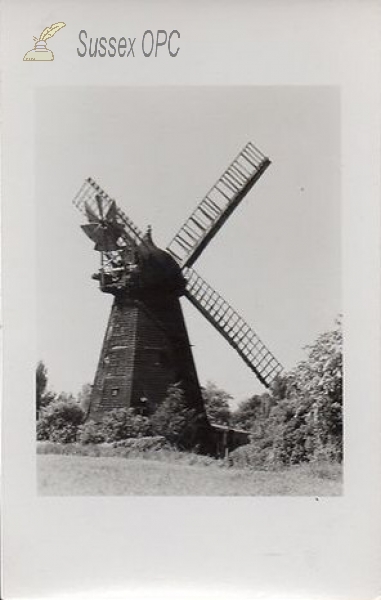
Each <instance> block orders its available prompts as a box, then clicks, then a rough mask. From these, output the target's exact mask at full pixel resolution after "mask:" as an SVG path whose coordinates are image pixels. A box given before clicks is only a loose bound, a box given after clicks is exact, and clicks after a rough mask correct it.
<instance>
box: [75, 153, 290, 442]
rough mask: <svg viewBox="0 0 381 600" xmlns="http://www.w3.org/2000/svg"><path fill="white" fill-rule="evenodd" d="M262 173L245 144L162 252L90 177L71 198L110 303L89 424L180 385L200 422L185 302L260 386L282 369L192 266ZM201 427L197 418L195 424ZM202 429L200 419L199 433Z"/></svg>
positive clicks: (146, 406)
mask: <svg viewBox="0 0 381 600" xmlns="http://www.w3.org/2000/svg"><path fill="white" fill-rule="evenodd" d="M269 165H270V160H269V159H268V158H267V157H266V156H264V155H263V154H262V153H261V152H260V151H259V150H258V149H257V148H256V147H255V146H254V145H253V144H252V143H251V142H249V143H248V144H247V145H246V146H245V147H244V148H243V150H241V152H240V153H239V154H238V156H236V158H235V159H234V160H233V162H232V163H231V164H230V165H229V167H228V168H227V169H226V170H225V172H224V173H223V174H222V176H221V177H220V178H219V179H218V181H217V182H216V183H215V184H214V186H213V187H212V188H211V189H210V190H209V191H208V193H207V194H206V195H205V196H204V198H203V199H202V200H201V202H200V203H199V204H198V205H197V207H196V208H195V210H194V211H193V212H192V214H191V215H190V216H189V218H188V219H187V220H186V221H185V222H184V224H183V225H182V226H181V227H180V229H179V231H178V232H177V234H176V235H175V236H174V238H173V239H172V240H171V242H170V243H169V245H168V246H167V249H166V251H164V250H161V249H159V248H158V247H157V246H156V245H155V244H154V242H153V240H152V234H151V229H150V228H149V229H148V230H147V232H146V233H145V234H143V233H142V232H141V231H140V230H139V229H138V228H137V226H136V225H135V224H134V223H133V222H132V221H131V219H130V218H129V217H128V216H127V215H126V214H125V213H124V211H123V210H121V209H120V207H118V206H117V205H116V203H115V201H114V200H113V199H111V198H110V196H109V195H108V194H107V193H106V192H105V191H104V190H103V189H102V188H101V187H100V186H99V185H98V184H97V183H96V182H95V181H94V180H93V179H91V178H89V179H87V180H86V181H85V182H84V184H83V185H82V187H81V188H80V190H79V192H78V194H77V195H76V197H75V199H74V201H73V202H74V204H75V206H76V207H77V208H78V209H79V210H80V211H81V212H82V213H83V214H84V215H85V216H86V218H87V223H86V224H85V225H82V229H83V231H84V232H85V233H86V235H87V236H88V237H89V238H90V239H91V240H92V241H93V242H94V243H95V250H96V251H98V252H99V253H100V259H101V265H100V269H99V271H98V272H97V273H96V274H95V275H93V278H94V279H97V280H99V283H100V289H101V290H102V292H105V293H110V294H112V295H113V296H114V301H113V305H112V309H111V314H110V317H109V321H108V325H107V328H106V333H105V337H104V341H103V346H102V350H101V354H100V359H99V363H98V367H97V371H96V375H95V379H94V384H93V387H92V394H91V398H90V407H89V413H88V416H89V417H90V418H92V419H95V420H97V419H100V418H102V416H103V415H104V414H105V412H107V411H109V410H112V409H114V408H122V407H133V408H135V409H136V410H138V411H140V412H141V414H151V413H152V412H153V411H154V410H155V408H156V406H157V405H158V404H159V403H160V402H161V401H162V400H163V399H164V398H165V396H166V393H167V390H168V387H169V385H171V384H174V383H180V385H181V388H182V390H183V393H184V397H185V399H186V403H187V405H189V406H190V407H192V408H194V409H195V410H196V411H197V413H198V414H199V415H201V416H202V415H204V416H205V409H204V405H203V400H202V395H201V390H200V385H199V382H198V378H197V373H196V368H195V364H194V360H193V356H192V351H191V346H190V342H189V338H188V334H187V329H186V325H185V322H184V317H183V312H182V308H181V304H180V297H181V296H185V297H186V298H187V299H188V300H189V301H190V302H191V303H192V304H193V305H194V306H195V307H196V308H197V310H198V311H199V312H200V313H201V314H202V315H203V316H204V317H205V318H206V319H207V320H208V321H209V323H211V325H213V327H214V328H215V329H216V330H217V331H218V332H219V333H220V334H221V335H222V336H223V337H224V338H225V340H226V341H227V342H228V343H229V344H230V346H232V347H233V348H234V350H236V352H238V354H239V355H240V356H241V358H242V359H243V361H244V362H245V363H246V365H247V366H248V367H249V368H250V369H251V370H252V371H253V373H254V374H255V375H256V377H257V378H258V379H259V381H260V382H261V383H262V384H263V385H264V386H266V387H269V386H270V384H271V383H272V381H273V380H274V378H275V377H276V376H277V375H279V374H280V372H281V371H282V366H281V364H280V363H279V362H278V360H277V359H276V358H275V357H274V355H273V354H272V353H271V352H270V350H269V349H268V348H267V347H266V346H265V345H264V343H263V342H262V341H261V339H260V338H259V337H258V335H257V334H256V333H255V332H254V331H253V330H252V329H251V327H250V326H249V325H248V324H247V323H246V322H245V320H244V319H243V318H242V317H240V315H239V314H238V313H237V312H236V311H235V310H234V308H233V307H232V306H231V305H230V304H229V303H228V302H227V301H226V300H224V298H222V297H221V296H220V295H219V294H218V292H216V291H215V290H214V289H213V288H212V287H211V286H210V285H209V284H208V283H207V282H206V281H205V280H204V279H203V278H202V277H200V275H198V274H197V273H196V271H195V270H194V269H193V268H192V267H193V264H194V263H195V261H196V260H197V258H198V257H199V256H200V255H201V253H202V252H203V251H204V250H205V248H206V246H207V245H208V244H209V242H210V241H211V239H212V238H213V237H214V236H215V234H216V233H217V232H218V231H219V229H220V228H221V227H222V226H223V224H224V223H225V222H226V220H227V219H228V217H229V216H230V215H231V214H232V213H233V211H234V210H235V209H236V208H237V206H238V205H239V204H240V202H241V201H242V200H243V198H244V197H245V196H246V194H247V193H248V192H249V191H250V189H251V188H252V187H253V185H254V184H255V183H256V181H258V179H259V178H260V177H261V175H262V174H263V173H264V171H265V170H266V169H267V168H268V166H269ZM201 420H202V419H201ZM207 428H208V423H207V419H206V417H205V419H204V432H205V431H207Z"/></svg>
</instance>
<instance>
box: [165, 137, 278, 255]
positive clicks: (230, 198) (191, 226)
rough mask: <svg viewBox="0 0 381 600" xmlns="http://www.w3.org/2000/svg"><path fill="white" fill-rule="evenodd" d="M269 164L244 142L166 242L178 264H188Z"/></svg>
mask: <svg viewBox="0 0 381 600" xmlns="http://www.w3.org/2000/svg"><path fill="white" fill-rule="evenodd" d="M269 165H270V160H269V159H268V158H267V157H266V156H264V155H263V154H262V152H260V150H258V148H256V147H255V146H254V144H252V143H251V142H249V143H248V144H246V146H245V147H244V148H243V150H241V152H240V153H239V154H238V155H237V156H236V158H235V159H234V160H233V162H232V163H231V164H230V165H229V166H228V168H227V169H226V170H225V171H224V173H223V174H222V175H221V177H220V178H219V179H218V180H217V182H216V183H215V184H214V186H213V187H212V188H210V190H209V192H208V193H207V194H206V195H205V196H204V198H203V199H202V200H201V202H200V203H199V204H198V205H197V207H196V208H195V210H194V211H193V212H192V214H191V215H190V217H189V218H188V219H187V220H186V221H185V223H184V224H183V225H182V227H181V228H180V229H179V231H178V232H177V234H176V235H175V236H174V238H173V239H172V240H171V242H170V243H169V244H168V247H167V251H168V252H169V253H170V254H171V255H172V256H173V257H174V258H175V260H176V261H177V262H178V263H179V265H180V266H181V267H190V266H192V264H193V263H194V262H195V261H196V259H197V258H198V257H199V256H200V254H201V252H202V251H203V250H204V248H205V247H206V246H207V244H208V243H209V242H210V240H211V239H212V238H213V237H214V236H215V235H216V233H217V231H218V230H219V229H220V228H221V227H222V225H223V224H224V223H225V221H226V220H227V218H228V217H229V216H230V215H231V214H232V212H233V211H234V210H235V209H236V208H237V206H238V205H239V204H240V202H241V201H242V200H243V198H244V197H245V196H246V194H247V193H248V192H249V190H250V189H251V188H252V187H253V185H254V184H255V182H256V181H257V180H258V179H259V178H260V177H261V175H262V174H263V173H264V171H265V170H266V169H267V167H268V166H269Z"/></svg>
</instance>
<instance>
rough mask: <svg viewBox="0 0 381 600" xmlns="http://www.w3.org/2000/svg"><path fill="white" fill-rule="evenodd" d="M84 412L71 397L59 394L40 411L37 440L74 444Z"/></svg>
mask: <svg viewBox="0 0 381 600" xmlns="http://www.w3.org/2000/svg"><path fill="white" fill-rule="evenodd" d="M83 419H84V412H83V410H82V409H81V407H80V406H79V404H78V402H75V400H74V398H73V397H72V396H67V395H66V394H60V395H59V396H58V398H56V399H55V400H53V401H52V402H50V403H49V404H48V405H47V406H46V407H45V408H43V409H42V410H41V413H40V418H39V420H38V422H37V439H38V440H50V441H51V442H61V443H70V442H75V441H76V438H77V432H78V428H79V426H80V425H81V424H82V422H83Z"/></svg>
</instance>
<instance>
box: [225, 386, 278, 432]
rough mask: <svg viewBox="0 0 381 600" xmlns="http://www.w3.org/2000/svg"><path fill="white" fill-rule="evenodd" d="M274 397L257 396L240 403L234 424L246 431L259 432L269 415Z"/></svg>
mask: <svg viewBox="0 0 381 600" xmlns="http://www.w3.org/2000/svg"><path fill="white" fill-rule="evenodd" d="M271 405H272V397H271V396H270V394H268V393H264V394H260V395H259V394H255V395H254V396H252V397H251V398H248V399H247V400H244V401H243V402H240V404H239V405H238V408H237V409H236V410H235V411H234V413H233V415H232V423H233V425H234V426H235V427H238V428H239V429H244V430H245V431H252V430H257V429H258V427H261V424H262V423H263V421H264V419H266V418H267V417H268V415H269V412H270V408H271Z"/></svg>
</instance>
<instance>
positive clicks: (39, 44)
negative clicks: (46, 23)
mask: <svg viewBox="0 0 381 600" xmlns="http://www.w3.org/2000/svg"><path fill="white" fill-rule="evenodd" d="M65 26H66V23H62V22H61V23H53V25H50V27H45V29H44V31H43V32H42V33H41V35H40V37H39V38H38V39H37V38H36V37H34V36H33V39H34V41H35V44H34V48H33V50H29V52H27V53H26V54H25V56H24V58H23V60H33V61H35V60H54V54H53V52H52V51H51V50H49V48H47V47H46V40H48V39H49V38H51V37H53V35H55V34H56V33H57V31H59V30H60V29H62V27H65Z"/></svg>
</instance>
